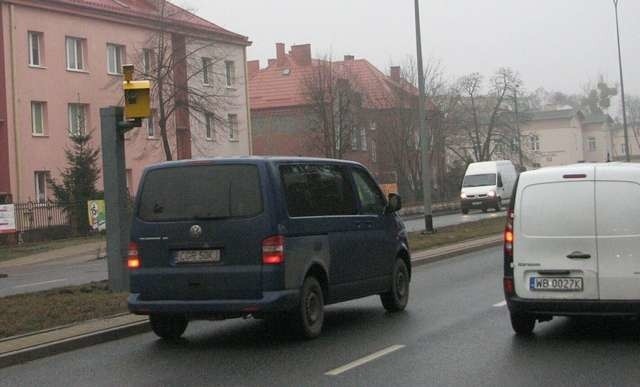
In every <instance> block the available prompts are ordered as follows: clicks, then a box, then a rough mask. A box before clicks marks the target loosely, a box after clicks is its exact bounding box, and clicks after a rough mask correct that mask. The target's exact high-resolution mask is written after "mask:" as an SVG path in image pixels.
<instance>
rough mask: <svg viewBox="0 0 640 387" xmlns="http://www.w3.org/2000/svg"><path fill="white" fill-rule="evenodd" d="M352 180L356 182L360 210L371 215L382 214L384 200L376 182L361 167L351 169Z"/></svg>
mask: <svg viewBox="0 0 640 387" xmlns="http://www.w3.org/2000/svg"><path fill="white" fill-rule="evenodd" d="M353 180H354V182H355V184H356V191H357V192H358V199H360V207H361V211H360V212H361V213H363V214H373V215H380V214H382V213H383V211H384V207H385V206H386V202H385V200H384V197H383V196H382V194H381V193H380V189H379V188H378V185H377V184H376V182H375V181H373V179H371V177H370V176H369V174H368V173H366V172H365V171H363V170H361V169H354V170H353Z"/></svg>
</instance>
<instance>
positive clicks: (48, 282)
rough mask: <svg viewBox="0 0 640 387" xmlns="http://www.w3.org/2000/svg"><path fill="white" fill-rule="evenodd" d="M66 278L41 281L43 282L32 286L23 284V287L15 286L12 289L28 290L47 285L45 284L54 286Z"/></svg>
mask: <svg viewBox="0 0 640 387" xmlns="http://www.w3.org/2000/svg"><path fill="white" fill-rule="evenodd" d="M66 280H67V279H66V278H61V279H57V280H51V281H43V282H34V283H32V284H23V285H17V286H14V287H13V288H14V289H20V288H30V287H32V286H39V285H47V284H54V283H56V282H64V281H66Z"/></svg>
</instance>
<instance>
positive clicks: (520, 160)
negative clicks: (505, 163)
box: [513, 84, 524, 172]
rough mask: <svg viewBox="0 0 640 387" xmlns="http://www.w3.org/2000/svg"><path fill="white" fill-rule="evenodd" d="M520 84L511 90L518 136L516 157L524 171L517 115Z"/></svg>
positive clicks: (521, 169) (518, 117)
mask: <svg viewBox="0 0 640 387" xmlns="http://www.w3.org/2000/svg"><path fill="white" fill-rule="evenodd" d="M519 87H520V85H518V84H516V87H515V89H514V90H513V105H514V110H515V113H516V136H517V137H518V158H519V164H520V172H522V171H524V163H523V161H522V135H521V134H520V116H519V115H518V88H519Z"/></svg>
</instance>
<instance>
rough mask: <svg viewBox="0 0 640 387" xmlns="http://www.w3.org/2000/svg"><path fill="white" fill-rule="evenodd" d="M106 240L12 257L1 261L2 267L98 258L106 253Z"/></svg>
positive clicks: (0, 265)
mask: <svg viewBox="0 0 640 387" xmlns="http://www.w3.org/2000/svg"><path fill="white" fill-rule="evenodd" d="M106 246H107V244H106V242H105V241H95V242H84V243H81V244H78V245H75V246H68V247H63V248H60V249H55V250H49V251H45V252H42V253H38V254H33V255H27V256H25V257H20V258H15V259H10V260H6V261H2V262H0V269H2V268H7V267H19V266H27V265H35V264H41V263H46V262H49V261H57V260H73V259H80V258H83V259H85V258H88V257H89V258H97V257H102V256H105V255H106Z"/></svg>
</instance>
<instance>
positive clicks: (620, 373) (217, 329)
mask: <svg viewBox="0 0 640 387" xmlns="http://www.w3.org/2000/svg"><path fill="white" fill-rule="evenodd" d="M500 271H501V259H500V249H499V248H492V249H489V250H484V251H481V252H478V253H473V254H467V255H464V256H460V257H456V258H453V259H449V260H445V261H440V262H437V263H433V264H430V265H425V266H420V267H417V268H415V270H414V276H413V281H412V288H411V291H412V293H411V300H410V303H409V307H408V309H407V311H406V312H404V313H400V314H386V313H385V312H384V310H383V309H382V307H381V305H380V302H379V300H378V298H377V297H369V298H366V299H362V300H357V301H352V302H349V303H344V304H339V305H335V306H330V307H328V309H327V316H326V325H325V329H324V331H323V335H322V336H321V337H320V338H318V339H316V340H314V341H309V342H305V341H298V340H296V339H294V338H292V337H290V336H289V335H288V334H287V333H286V331H284V330H283V331H273V330H269V329H268V328H267V327H266V325H265V324H264V323H262V322H261V321H254V320H247V321H244V320H229V321H224V322H198V323H193V324H192V325H191V326H190V327H189V328H188V330H187V332H186V336H185V339H184V340H183V341H181V342H179V343H174V344H168V343H164V342H162V341H160V340H158V339H156V337H155V336H154V335H153V334H143V335H138V336H134V337H130V338H127V339H122V340H119V341H114V342H110V343H105V344H101V345H97V346H94V347H90V348H85V349H81V350H77V351H74V352H69V353H65V354H60V355H57V356H53V357H49V358H46V359H41V360H37V361H34V362H31V363H26V364H23V365H18V366H14V367H10V368H5V369H0V385H1V386H33V385H38V386H40V385H47V386H177V385H193V386H211V385H228V386H232V385H233V386H236V385H243V386H252V385H256V386H266V385H278V386H287V385H290V386H310V385H311V386H314V385H317V386H328V385H331V386H334V385H345V386H449V385H451V386H483V385H484V386H499V385H514V386H521V385H522V386H545V385H547V386H550V385H553V386H556V385H576V386H584V385H594V386H604V385H616V386H619V385H637V383H638V380H639V378H640V369H638V366H637V365H638V360H639V359H640V355H638V331H639V330H638V329H637V328H636V327H637V324H630V323H626V322H618V321H604V322H602V321H599V320H596V321H594V320H584V321H574V320H569V319H565V318H559V319H556V320H554V321H551V322H548V323H543V324H541V325H539V326H538V327H536V330H535V336H534V337H532V338H518V337H515V336H514V335H513V333H512V331H511V328H510V325H509V322H508V317H507V310H506V308H505V307H504V306H503V304H502V303H501V301H503V296H502V291H501V289H500V285H499V284H500V282H501V281H500V278H501V272H500ZM380 351H382V352H380ZM372 355H373V356H372ZM354 362H355V363H354Z"/></svg>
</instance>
